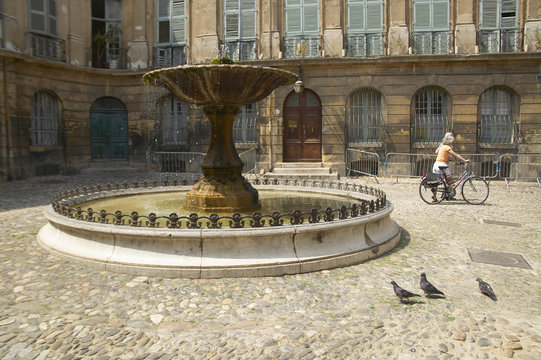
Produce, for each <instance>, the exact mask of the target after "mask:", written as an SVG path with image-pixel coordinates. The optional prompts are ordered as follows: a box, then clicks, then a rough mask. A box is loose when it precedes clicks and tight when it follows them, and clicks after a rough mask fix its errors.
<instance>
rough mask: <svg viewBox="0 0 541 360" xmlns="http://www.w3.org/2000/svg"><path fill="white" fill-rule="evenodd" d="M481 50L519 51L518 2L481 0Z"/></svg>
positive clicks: (487, 51)
mask: <svg viewBox="0 0 541 360" xmlns="http://www.w3.org/2000/svg"><path fill="white" fill-rule="evenodd" d="M480 7H481V10H480V31H479V50H480V51H481V52H485V53H494V52H514V51H518V29H517V26H518V25H517V8H518V0H481V3H480Z"/></svg>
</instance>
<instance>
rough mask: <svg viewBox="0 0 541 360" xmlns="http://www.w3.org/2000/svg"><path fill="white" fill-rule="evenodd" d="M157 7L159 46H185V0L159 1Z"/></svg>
mask: <svg viewBox="0 0 541 360" xmlns="http://www.w3.org/2000/svg"><path fill="white" fill-rule="evenodd" d="M157 6H158V9H157V19H156V20H157V30H158V31H157V33H158V45H164V46H165V45H185V43H186V4H185V0H158V1H157Z"/></svg>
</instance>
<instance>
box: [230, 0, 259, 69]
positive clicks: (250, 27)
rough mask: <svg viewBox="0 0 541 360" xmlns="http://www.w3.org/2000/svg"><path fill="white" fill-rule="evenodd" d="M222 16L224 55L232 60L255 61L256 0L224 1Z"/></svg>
mask: <svg viewBox="0 0 541 360" xmlns="http://www.w3.org/2000/svg"><path fill="white" fill-rule="evenodd" d="M224 14H225V19H224V23H225V46H226V49H225V50H226V51H225V54H224V55H225V56H228V57H229V58H231V59H233V60H255V59H256V58H257V53H256V51H257V48H256V44H257V43H256V0H226V1H225V12H224Z"/></svg>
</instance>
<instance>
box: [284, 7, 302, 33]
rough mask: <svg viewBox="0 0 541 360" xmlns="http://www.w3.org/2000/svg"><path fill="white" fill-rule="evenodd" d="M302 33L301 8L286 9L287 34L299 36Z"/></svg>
mask: <svg viewBox="0 0 541 360" xmlns="http://www.w3.org/2000/svg"><path fill="white" fill-rule="evenodd" d="M301 31H302V27H301V8H288V9H286V33H288V34H299V33H301Z"/></svg>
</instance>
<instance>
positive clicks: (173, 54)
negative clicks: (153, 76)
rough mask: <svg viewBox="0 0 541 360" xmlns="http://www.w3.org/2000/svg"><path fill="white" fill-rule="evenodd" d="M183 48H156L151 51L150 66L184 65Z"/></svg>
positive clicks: (184, 55) (184, 52)
mask: <svg viewBox="0 0 541 360" xmlns="http://www.w3.org/2000/svg"><path fill="white" fill-rule="evenodd" d="M185 50H186V49H185V46H156V47H154V48H153V49H152V66H153V67H155V68H157V67H164V66H176V65H185V64H186V51H185Z"/></svg>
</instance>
